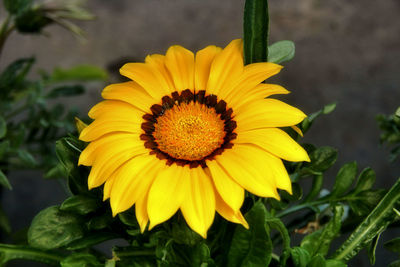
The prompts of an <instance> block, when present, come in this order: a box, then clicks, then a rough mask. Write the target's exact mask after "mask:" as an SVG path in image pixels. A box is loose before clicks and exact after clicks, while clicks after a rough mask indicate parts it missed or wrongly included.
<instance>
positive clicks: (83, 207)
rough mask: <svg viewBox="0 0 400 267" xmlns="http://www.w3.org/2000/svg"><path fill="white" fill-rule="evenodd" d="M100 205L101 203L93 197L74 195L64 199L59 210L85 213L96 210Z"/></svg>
mask: <svg viewBox="0 0 400 267" xmlns="http://www.w3.org/2000/svg"><path fill="white" fill-rule="evenodd" d="M100 206H101V203H100V202H99V201H98V200H97V199H95V198H93V197H89V196H85V195H75V196H72V197H69V198H68V199H66V200H65V201H64V202H63V203H62V204H61V207H60V210H62V211H70V212H73V213H77V214H81V215H85V214H88V213H91V212H94V211H96V210H97V209H98V208H99V207H100Z"/></svg>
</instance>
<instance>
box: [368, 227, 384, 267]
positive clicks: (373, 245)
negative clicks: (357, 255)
mask: <svg viewBox="0 0 400 267" xmlns="http://www.w3.org/2000/svg"><path fill="white" fill-rule="evenodd" d="M380 236H381V233H379V234H378V235H376V236H375V237H374V239H372V241H371V243H369V245H368V247H367V255H368V259H369V262H370V263H371V265H375V260H376V258H375V251H376V246H377V245H378V241H379V237H380Z"/></svg>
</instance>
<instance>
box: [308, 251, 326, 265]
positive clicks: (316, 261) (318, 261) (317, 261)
mask: <svg viewBox="0 0 400 267" xmlns="http://www.w3.org/2000/svg"><path fill="white" fill-rule="evenodd" d="M325 266H326V263H325V259H324V257H323V256H322V255H320V254H317V255H315V256H314V257H312V259H311V261H310V262H309V263H308V265H307V267H325Z"/></svg>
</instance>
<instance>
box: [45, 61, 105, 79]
mask: <svg viewBox="0 0 400 267" xmlns="http://www.w3.org/2000/svg"><path fill="white" fill-rule="evenodd" d="M107 77H108V75H107V72H106V71H105V70H103V69H102V68H99V67H97V66H92V65H79V66H75V67H72V68H69V69H61V68H55V69H54V71H53V74H52V75H51V77H50V81H51V82H65V81H105V80H107Z"/></svg>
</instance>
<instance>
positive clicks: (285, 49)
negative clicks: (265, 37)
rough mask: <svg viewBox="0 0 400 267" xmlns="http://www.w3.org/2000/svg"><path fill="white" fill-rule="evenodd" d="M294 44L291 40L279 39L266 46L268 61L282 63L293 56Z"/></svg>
mask: <svg viewBox="0 0 400 267" xmlns="http://www.w3.org/2000/svg"><path fill="white" fill-rule="evenodd" d="M295 49H296V48H295V45H294V43H293V42H292V41H287V40H283V41H279V42H276V43H274V44H272V45H270V46H269V47H268V62H273V63H277V64H279V63H282V62H286V61H289V60H291V59H292V58H293V57H294V53H295Z"/></svg>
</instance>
